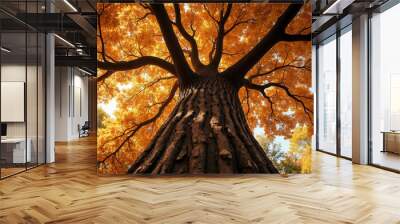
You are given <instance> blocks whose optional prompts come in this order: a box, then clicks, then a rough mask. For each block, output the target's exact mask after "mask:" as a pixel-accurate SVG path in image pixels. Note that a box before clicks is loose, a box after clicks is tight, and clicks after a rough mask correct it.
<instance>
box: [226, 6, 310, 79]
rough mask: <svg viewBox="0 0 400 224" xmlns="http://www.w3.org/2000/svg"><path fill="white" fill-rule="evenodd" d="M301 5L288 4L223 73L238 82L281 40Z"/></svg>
mask: <svg viewBox="0 0 400 224" xmlns="http://www.w3.org/2000/svg"><path fill="white" fill-rule="evenodd" d="M301 7H302V4H291V5H289V7H288V8H287V9H286V10H285V12H284V13H283V14H282V15H281V16H280V17H279V18H278V20H277V21H276V23H275V25H274V26H273V27H272V28H271V30H270V31H269V32H268V34H267V35H266V36H264V38H262V39H261V41H260V42H259V43H258V44H257V45H256V46H254V48H253V49H251V50H250V51H249V52H248V53H247V54H246V55H245V56H243V57H242V58H241V59H240V60H239V61H238V62H236V63H235V64H233V65H232V66H231V67H229V68H228V69H226V70H225V71H224V72H223V75H224V76H227V77H230V78H231V79H232V80H236V81H238V82H240V80H241V79H243V78H244V76H245V75H246V73H247V72H248V71H250V69H251V68H252V67H253V66H254V65H256V64H257V63H258V62H259V61H260V60H261V58H262V57H263V56H264V55H265V54H266V53H267V52H268V51H269V50H270V49H271V48H272V47H273V46H274V45H275V44H276V43H278V42H279V41H281V40H282V37H283V36H285V30H286V27H287V26H288V25H289V23H290V22H291V21H292V20H293V18H294V17H295V16H296V15H297V13H298V12H299V11H300V9H301Z"/></svg>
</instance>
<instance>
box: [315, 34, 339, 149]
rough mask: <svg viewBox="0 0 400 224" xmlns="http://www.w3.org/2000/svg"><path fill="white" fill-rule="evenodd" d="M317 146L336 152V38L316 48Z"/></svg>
mask: <svg viewBox="0 0 400 224" xmlns="http://www.w3.org/2000/svg"><path fill="white" fill-rule="evenodd" d="M318 57H319V58H318V59H319V60H318V66H319V68H318V89H319V91H318V147H319V149H320V150H323V151H327V152H330V153H336V40H335V37H332V38H330V40H328V41H327V42H326V43H323V44H321V45H320V46H319V48H318Z"/></svg>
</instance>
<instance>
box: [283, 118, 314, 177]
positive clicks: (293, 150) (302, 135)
mask: <svg viewBox="0 0 400 224" xmlns="http://www.w3.org/2000/svg"><path fill="white" fill-rule="evenodd" d="M311 148H312V147H311V136H310V134H309V130H308V127H307V126H306V125H304V126H300V125H299V126H297V127H296V128H295V129H294V131H293V135H292V138H291V139H290V148H289V152H288V154H289V155H291V156H292V158H293V159H294V160H295V161H297V162H298V163H300V167H301V173H310V172H311V155H312V154H311Z"/></svg>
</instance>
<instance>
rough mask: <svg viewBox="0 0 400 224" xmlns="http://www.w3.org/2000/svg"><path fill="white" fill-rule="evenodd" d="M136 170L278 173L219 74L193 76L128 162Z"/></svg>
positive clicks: (233, 92)
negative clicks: (142, 146) (147, 140)
mask: <svg viewBox="0 0 400 224" xmlns="http://www.w3.org/2000/svg"><path fill="white" fill-rule="evenodd" d="M128 172H129V173H136V174H145V173H151V174H166V173H176V174H184V173H185V174H203V173H277V172H278V171H277V169H276V168H275V167H274V166H273V164H272V162H271V160H269V159H268V158H267V156H266V154H265V153H264V151H263V149H262V148H261V146H260V145H259V144H258V142H257V141H256V139H255V138H254V137H253V135H252V132H251V130H250V128H249V126H248V125H247V122H246V119H245V116H244V113H243V109H242V106H241V104H240V101H239V97H238V90H237V88H235V87H234V86H233V85H232V84H230V82H229V81H227V80H226V79H224V78H223V77H221V76H213V77H206V78H201V79H199V80H197V81H196V82H195V83H194V84H192V85H191V86H190V87H187V88H184V89H181V91H180V99H179V102H178V104H177V105H176V107H175V109H174V110H173V112H172V113H171V115H170V117H169V118H168V119H167V121H166V122H165V123H164V124H163V125H162V127H161V128H160V130H159V131H158V132H157V133H156V135H155V136H154V138H153V139H152V141H151V142H150V144H149V145H148V147H147V148H146V149H145V150H144V151H143V152H142V154H141V155H140V156H139V157H138V158H137V160H136V161H135V162H134V163H133V164H132V166H131V167H130V168H129V171H128Z"/></svg>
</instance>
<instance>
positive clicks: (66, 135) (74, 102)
mask: <svg viewBox="0 0 400 224" xmlns="http://www.w3.org/2000/svg"><path fill="white" fill-rule="evenodd" d="M55 73H56V84H55V85H56V91H55V127H56V132H55V140H56V141H69V140H73V139H77V138H78V137H79V132H78V125H81V126H82V125H83V124H84V122H85V121H87V120H88V78H87V77H85V76H83V75H84V74H83V73H82V72H80V71H79V70H77V69H76V68H72V67H56V72H55Z"/></svg>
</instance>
